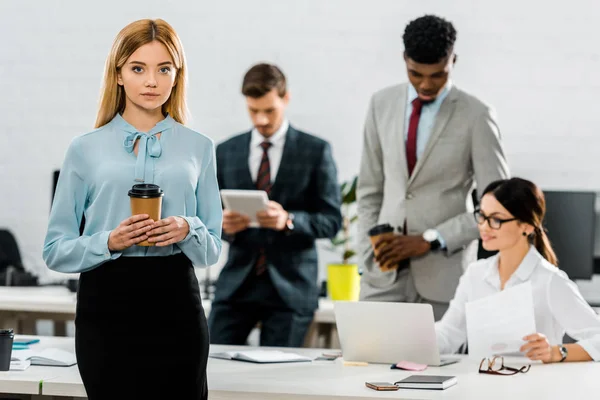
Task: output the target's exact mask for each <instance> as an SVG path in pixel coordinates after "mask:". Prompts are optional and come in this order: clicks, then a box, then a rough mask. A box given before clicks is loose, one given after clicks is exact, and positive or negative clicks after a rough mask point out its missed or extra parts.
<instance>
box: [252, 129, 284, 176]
mask: <svg viewBox="0 0 600 400" xmlns="http://www.w3.org/2000/svg"><path fill="white" fill-rule="evenodd" d="M289 127H290V123H289V122H288V120H287V119H284V120H283V122H282V124H281V126H280V127H279V129H278V130H277V132H275V133H274V134H273V135H272V136H271V137H270V138H268V139H266V138H265V137H264V136H263V135H261V134H260V132H258V130H257V129H256V128H255V129H253V130H252V138H251V139H250V157H249V160H248V167H249V168H250V175H252V180H253V181H254V182H256V178H257V176H258V170H259V168H260V162H261V161H262V156H263V152H264V150H263V149H262V147H261V146H260V145H261V143H262V142H264V141H267V142H271V147H270V148H269V150H267V154H269V166H270V171H271V182H275V178H276V177H277V171H279V165H280V164H281V157H282V156H283V146H285V136H286V134H287V131H288V128H289Z"/></svg>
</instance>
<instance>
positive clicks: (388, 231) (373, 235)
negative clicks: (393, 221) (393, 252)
mask: <svg viewBox="0 0 600 400" xmlns="http://www.w3.org/2000/svg"><path fill="white" fill-rule="evenodd" d="M368 234H369V238H370V239H371V246H373V253H374V254H375V257H377V256H378V255H379V250H380V249H381V246H382V240H385V239H387V238H389V239H391V238H393V237H394V236H396V234H395V233H394V228H393V227H392V226H391V225H390V224H380V225H377V226H374V227H373V228H371V229H370V230H369V232H368ZM383 243H385V241H384V242H383ZM378 244H379V245H378ZM379 268H380V269H381V270H382V271H385V272H387V271H391V270H394V269H397V268H398V264H393V263H389V262H388V263H385V264H383V265H380V266H379Z"/></svg>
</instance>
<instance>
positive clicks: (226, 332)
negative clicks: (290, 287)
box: [208, 271, 314, 347]
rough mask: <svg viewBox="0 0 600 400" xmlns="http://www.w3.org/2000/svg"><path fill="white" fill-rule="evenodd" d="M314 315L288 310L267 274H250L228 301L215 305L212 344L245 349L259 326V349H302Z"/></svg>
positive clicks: (310, 312) (212, 312)
mask: <svg viewBox="0 0 600 400" xmlns="http://www.w3.org/2000/svg"><path fill="white" fill-rule="evenodd" d="M313 315H314V311H301V310H294V309H292V308H290V307H288V306H287V305H286V304H285V302H284V301H283V299H282V298H281V296H280V295H279V293H278V292H277V289H276V288H275V286H274V285H273V282H272V281H271V278H270V277H269V273H268V271H267V272H266V273H264V274H262V275H260V276H256V275H255V274H254V273H253V272H251V273H250V275H249V276H248V278H247V279H246V280H245V281H244V283H243V284H242V286H241V287H240V288H239V289H238V290H237V291H236V292H235V293H234V295H233V296H232V298H231V299H229V300H227V301H218V302H214V303H213V304H212V306H211V310H210V316H209V317H208V326H209V329H210V339H211V343H212V344H231V345H244V344H246V341H247V339H248V335H249V334H250V332H251V331H252V329H253V328H254V327H255V326H256V324H257V323H258V322H260V324H261V327H260V345H261V346H275V347H302V345H303V344H304V337H305V336H306V332H307V331H308V327H309V326H310V323H311V322H312V319H313Z"/></svg>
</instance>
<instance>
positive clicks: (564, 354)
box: [558, 344, 569, 362]
mask: <svg viewBox="0 0 600 400" xmlns="http://www.w3.org/2000/svg"><path fill="white" fill-rule="evenodd" d="M558 351H559V352H560V361H559V362H563V361H565V360H566V358H567V356H568V355H569V351H568V350H567V348H566V347H565V346H563V345H562V344H559V345H558Z"/></svg>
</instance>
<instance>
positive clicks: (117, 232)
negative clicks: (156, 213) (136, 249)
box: [108, 214, 154, 251]
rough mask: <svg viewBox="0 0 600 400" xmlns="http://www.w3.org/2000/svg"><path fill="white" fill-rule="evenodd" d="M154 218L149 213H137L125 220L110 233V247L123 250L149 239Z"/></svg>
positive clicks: (113, 249) (110, 248)
mask: <svg viewBox="0 0 600 400" xmlns="http://www.w3.org/2000/svg"><path fill="white" fill-rule="evenodd" d="M153 226H154V220H152V219H150V218H148V214H137V215H133V216H131V217H129V218H127V219H125V220H123V221H122V222H121V223H120V224H119V226H117V227H116V228H115V229H113V230H112V231H111V232H110V235H108V249H109V250H110V251H122V250H125V249H127V248H129V247H131V246H133V245H136V244H138V243H141V242H143V241H144V240H146V239H148V232H149V231H150V230H151V229H152V227H153Z"/></svg>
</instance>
